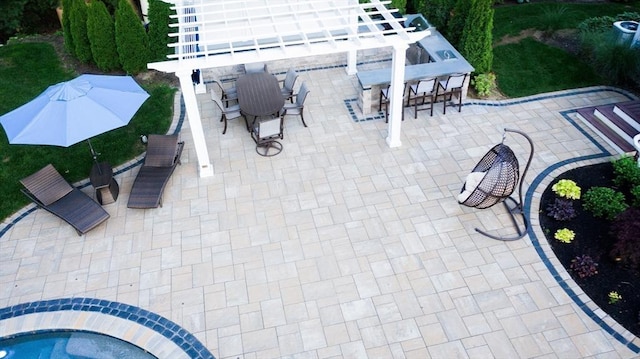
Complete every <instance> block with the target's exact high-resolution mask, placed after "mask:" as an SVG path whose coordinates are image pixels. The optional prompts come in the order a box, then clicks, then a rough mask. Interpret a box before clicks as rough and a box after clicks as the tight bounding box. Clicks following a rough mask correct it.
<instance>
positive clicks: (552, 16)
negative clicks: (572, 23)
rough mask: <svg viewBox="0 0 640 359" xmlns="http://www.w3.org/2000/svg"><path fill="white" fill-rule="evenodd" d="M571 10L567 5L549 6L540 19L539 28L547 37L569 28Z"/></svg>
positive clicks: (544, 9)
mask: <svg viewBox="0 0 640 359" xmlns="http://www.w3.org/2000/svg"><path fill="white" fill-rule="evenodd" d="M568 13H569V9H568V8H567V7H566V6H565V5H547V6H545V7H544V8H543V9H542V12H541V13H540V16H539V18H538V23H539V26H538V27H539V28H541V29H542V30H543V31H544V32H545V33H546V34H547V35H549V34H551V33H553V32H554V31H557V30H560V29H564V28H566V27H567V26H568V24H567V21H566V18H567V16H568V15H569V14H568Z"/></svg>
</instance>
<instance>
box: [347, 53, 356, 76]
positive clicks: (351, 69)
mask: <svg viewBox="0 0 640 359" xmlns="http://www.w3.org/2000/svg"><path fill="white" fill-rule="evenodd" d="M357 61H358V51H357V50H351V51H349V52H348V53H347V74H348V75H355V74H356V73H357V72H358V69H357V68H356V65H357Z"/></svg>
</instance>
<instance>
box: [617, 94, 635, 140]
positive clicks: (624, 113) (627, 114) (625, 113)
mask: <svg viewBox="0 0 640 359" xmlns="http://www.w3.org/2000/svg"><path fill="white" fill-rule="evenodd" d="M613 112H614V113H615V114H616V115H617V116H620V117H621V118H623V119H624V120H625V121H627V122H628V123H629V125H630V126H632V127H633V128H634V129H635V130H636V134H637V133H640V101H627V102H621V103H617V104H615V106H614V108H613ZM631 137H633V135H632V136H631Z"/></svg>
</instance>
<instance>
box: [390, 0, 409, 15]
mask: <svg viewBox="0 0 640 359" xmlns="http://www.w3.org/2000/svg"><path fill="white" fill-rule="evenodd" d="M391 8H394V9H398V10H399V11H400V13H401V14H405V13H406V12H407V0H391Z"/></svg>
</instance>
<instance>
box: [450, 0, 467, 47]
mask: <svg viewBox="0 0 640 359" xmlns="http://www.w3.org/2000/svg"><path fill="white" fill-rule="evenodd" d="M472 1H473V0H457V1H456V2H455V6H454V7H453V9H452V10H451V13H450V17H449V20H448V21H447V26H446V28H445V29H444V33H443V34H444V35H445V37H446V38H447V40H449V43H451V45H453V47H455V48H459V46H460V40H461V39H462V33H463V31H464V29H465V25H466V23H467V20H468V19H467V18H468V17H469V12H470V11H471V5H472Z"/></svg>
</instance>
